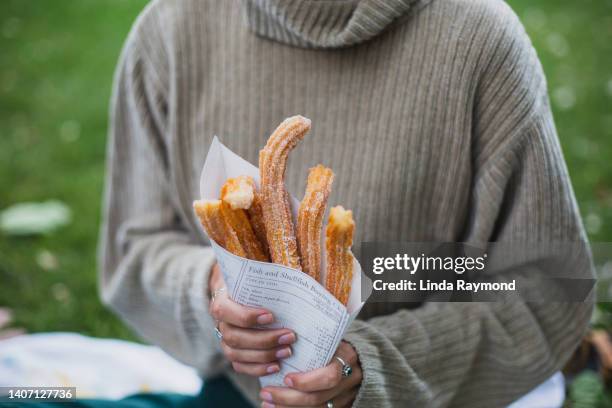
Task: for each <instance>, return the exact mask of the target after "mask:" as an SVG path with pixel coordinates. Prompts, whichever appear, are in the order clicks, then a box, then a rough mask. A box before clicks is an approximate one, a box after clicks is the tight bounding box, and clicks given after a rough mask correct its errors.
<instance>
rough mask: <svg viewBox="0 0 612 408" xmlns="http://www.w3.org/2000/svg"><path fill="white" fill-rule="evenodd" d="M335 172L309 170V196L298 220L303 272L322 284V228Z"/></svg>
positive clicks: (323, 168)
mask: <svg viewBox="0 0 612 408" xmlns="http://www.w3.org/2000/svg"><path fill="white" fill-rule="evenodd" d="M333 181H334V172H333V171H332V170H331V169H330V168H327V167H325V166H323V165H320V164H319V165H318V166H316V167H313V168H312V169H310V172H309V173H308V181H307V183H306V192H305V193H304V198H303V199H302V202H301V203H300V208H299V210H298V219H297V241H298V246H299V249H300V255H301V259H302V270H303V271H304V272H306V273H307V274H308V275H310V276H311V277H313V278H314V279H316V280H317V281H319V279H320V276H321V228H322V226H323V215H324V214H325V207H326V206H327V199H328V198H329V194H330V192H331V186H332V183H333Z"/></svg>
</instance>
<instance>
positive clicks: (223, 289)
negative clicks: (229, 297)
mask: <svg viewBox="0 0 612 408" xmlns="http://www.w3.org/2000/svg"><path fill="white" fill-rule="evenodd" d="M225 291H226V288H225V286H224V287H222V288H219V289H215V290H214V291H213V293H211V295H210V301H211V302H212V303H214V302H215V298H216V297H217V296H219V295H220V294H222V293H223V292H225Z"/></svg>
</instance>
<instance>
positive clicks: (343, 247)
mask: <svg viewBox="0 0 612 408" xmlns="http://www.w3.org/2000/svg"><path fill="white" fill-rule="evenodd" d="M354 230H355V222H354V221H353V212H352V211H349V210H345V209H344V208H343V207H341V206H337V207H333V208H332V209H331V210H330V212H329V220H328V222H327V229H326V231H325V235H326V239H325V248H326V250H327V257H326V260H327V271H326V272H327V277H326V280H325V287H326V288H327V290H328V291H329V292H330V293H331V294H332V295H334V296H335V297H336V299H338V300H339V301H340V302H341V303H342V304H344V305H346V303H347V302H348V298H349V294H350V292H351V280H352V279H353V256H352V254H351V245H353V232H354Z"/></svg>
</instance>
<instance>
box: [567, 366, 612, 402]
mask: <svg viewBox="0 0 612 408" xmlns="http://www.w3.org/2000/svg"><path fill="white" fill-rule="evenodd" d="M568 406H570V407H571V408H606V407H612V393H610V392H609V391H608V392H606V391H605V390H604V387H603V384H602V383H601V380H600V378H599V376H598V375H597V374H596V373H595V372H593V371H585V372H584V373H582V374H580V375H578V377H576V379H574V381H573V383H572V387H571V388H570V391H569V395H568Z"/></svg>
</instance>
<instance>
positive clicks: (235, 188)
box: [221, 176, 269, 262]
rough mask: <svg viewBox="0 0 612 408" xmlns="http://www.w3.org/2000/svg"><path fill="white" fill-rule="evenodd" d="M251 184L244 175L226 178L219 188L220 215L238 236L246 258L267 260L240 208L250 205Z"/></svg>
mask: <svg viewBox="0 0 612 408" xmlns="http://www.w3.org/2000/svg"><path fill="white" fill-rule="evenodd" d="M253 186H254V182H253V183H251V182H249V181H248V178H247V177H246V176H242V177H237V178H231V179H228V180H227V181H226V182H225V184H223V187H222V188H221V216H222V217H223V220H224V221H225V225H226V226H227V227H228V229H229V230H230V231H231V232H233V233H235V235H236V236H237V237H238V241H239V242H240V245H241V246H242V248H243V250H244V252H245V253H246V258H249V259H254V260H256V261H262V262H267V261H269V258H268V256H267V255H266V254H265V252H264V250H263V247H262V244H261V243H260V242H259V239H257V236H256V235H255V232H254V231H253V228H252V226H251V222H250V221H249V217H248V215H247V212H246V210H244V209H243V208H242V207H246V208H250V207H251V205H252V203H253V198H254V189H253Z"/></svg>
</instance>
